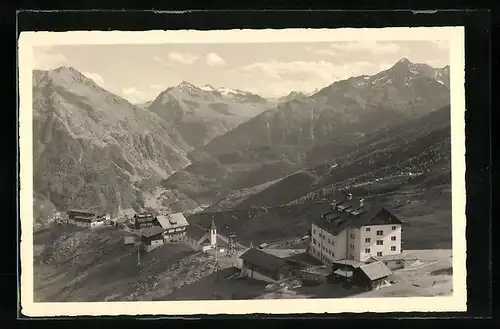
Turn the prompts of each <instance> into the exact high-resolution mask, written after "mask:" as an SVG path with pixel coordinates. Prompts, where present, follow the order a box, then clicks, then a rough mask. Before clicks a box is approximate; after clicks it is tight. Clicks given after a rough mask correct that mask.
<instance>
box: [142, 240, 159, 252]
mask: <svg viewBox="0 0 500 329" xmlns="http://www.w3.org/2000/svg"><path fill="white" fill-rule="evenodd" d="M162 245H163V239H156V240H151V241H149V242H146V243H144V249H145V250H146V251H151V250H153V249H155V248H158V247H160V246H162Z"/></svg>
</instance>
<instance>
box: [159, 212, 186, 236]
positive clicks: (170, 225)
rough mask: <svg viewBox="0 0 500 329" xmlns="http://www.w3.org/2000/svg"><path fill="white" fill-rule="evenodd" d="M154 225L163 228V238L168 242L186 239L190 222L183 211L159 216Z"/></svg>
mask: <svg viewBox="0 0 500 329" xmlns="http://www.w3.org/2000/svg"><path fill="white" fill-rule="evenodd" d="M153 225H155V226H160V227H161V228H162V229H163V240H164V242H165V243H168V242H182V241H184V239H185V238H186V228H187V227H188V226H189V223H188V221H187V219H186V217H184V215H183V214H182V213H173V214H168V215H160V216H157V217H156V218H155V220H154V221H153Z"/></svg>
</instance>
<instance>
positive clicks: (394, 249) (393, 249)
mask: <svg viewBox="0 0 500 329" xmlns="http://www.w3.org/2000/svg"><path fill="white" fill-rule="evenodd" d="M370 251H371V249H370V248H366V249H365V253H366V254H369V253H370ZM391 251H396V246H391ZM379 254H380V255H379ZM377 256H382V252H381V251H379V252H377Z"/></svg>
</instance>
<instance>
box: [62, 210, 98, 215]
mask: <svg viewBox="0 0 500 329" xmlns="http://www.w3.org/2000/svg"><path fill="white" fill-rule="evenodd" d="M67 214H68V215H73V216H95V214H94V213H93V212H89V211H83V210H68V212H67Z"/></svg>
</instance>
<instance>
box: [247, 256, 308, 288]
mask: <svg viewBox="0 0 500 329" xmlns="http://www.w3.org/2000/svg"><path fill="white" fill-rule="evenodd" d="M240 259H241V260H242V268H241V274H242V275H243V276H247V277H249V278H252V279H256V280H261V281H266V282H276V281H280V280H283V279H288V278H291V277H294V276H296V275H297V274H298V271H299V268H298V266H297V265H296V264H293V263H292V262H289V261H287V260H286V259H283V258H279V257H277V256H274V255H271V254H269V253H266V252H264V251H261V250H258V249H255V248H250V249H248V250H247V251H246V252H245V253H243V254H242V255H241V256H240Z"/></svg>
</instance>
